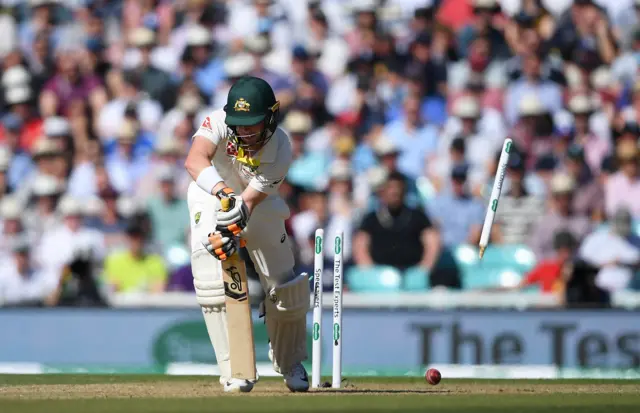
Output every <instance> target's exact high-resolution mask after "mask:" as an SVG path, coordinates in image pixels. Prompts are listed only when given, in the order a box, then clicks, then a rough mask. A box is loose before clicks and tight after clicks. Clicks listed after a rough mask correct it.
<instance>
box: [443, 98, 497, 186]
mask: <svg viewBox="0 0 640 413" xmlns="http://www.w3.org/2000/svg"><path fill="white" fill-rule="evenodd" d="M453 116H455V118H456V119H457V120H458V121H459V125H460V126H459V128H455V127H453V128H452V129H454V130H455V132H453V133H452V134H445V135H444V136H442V138H441V139H440V141H439V144H438V146H439V153H438V154H439V156H440V157H441V158H442V159H446V157H447V153H448V152H449V151H450V150H451V144H452V141H453V140H454V139H455V138H457V137H460V138H462V139H463V140H464V148H465V158H464V161H465V162H467V163H468V164H469V168H470V175H471V185H472V188H475V187H479V186H481V185H482V183H483V182H485V181H486V178H487V177H486V176H485V174H486V166H487V164H488V163H489V162H490V160H491V158H492V157H493V155H494V154H495V153H496V152H497V151H499V150H500V149H501V148H502V142H503V140H501V139H500V136H496V135H492V134H489V133H488V131H485V130H482V129H481V124H480V117H481V111H480V103H479V102H478V101H477V100H476V99H474V98H473V97H470V96H462V97H460V98H458V99H457V100H456V101H455V103H454V105H453ZM447 166H448V168H447V170H450V169H451V165H447Z"/></svg>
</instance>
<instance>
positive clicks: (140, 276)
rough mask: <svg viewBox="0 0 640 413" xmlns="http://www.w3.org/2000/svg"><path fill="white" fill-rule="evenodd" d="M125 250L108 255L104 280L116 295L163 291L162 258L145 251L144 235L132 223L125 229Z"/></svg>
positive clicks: (140, 229) (136, 225) (137, 226)
mask: <svg viewBox="0 0 640 413" xmlns="http://www.w3.org/2000/svg"><path fill="white" fill-rule="evenodd" d="M126 232H127V242H128V248H127V249H126V250H125V251H122V252H113V253H111V254H109V255H108V256H107V258H106V260H105V265H104V281H105V283H107V284H109V285H110V287H111V288H112V289H113V290H114V291H116V292H122V293H131V292H148V293H159V292H162V291H163V290H164V286H165V283H166V280H167V269H166V268H165V265H164V262H163V260H162V257H161V256H159V255H156V254H150V253H148V252H147V251H146V245H145V233H144V230H143V228H142V227H141V226H140V225H139V224H136V223H133V222H132V223H129V225H128V226H127V231H126Z"/></svg>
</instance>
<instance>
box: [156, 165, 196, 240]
mask: <svg viewBox="0 0 640 413" xmlns="http://www.w3.org/2000/svg"><path fill="white" fill-rule="evenodd" d="M156 173H157V175H156V177H157V179H158V181H157V184H159V186H160V191H159V193H158V194H157V195H156V196H153V197H151V198H150V199H149V201H148V203H147V211H148V213H149V217H150V219H151V228H152V229H153V231H152V240H153V242H154V243H155V244H156V245H158V246H160V247H161V248H162V249H163V250H166V249H168V248H169V247H171V246H173V245H175V244H180V245H181V244H184V243H185V240H186V236H187V230H188V229H189V210H188V208H187V202H186V200H185V199H184V198H182V197H181V195H179V193H178V191H176V179H177V168H176V166H175V165H170V164H165V165H162V166H160V167H159V168H158V170H157V172H156ZM185 193H186V192H182V193H180V194H185ZM169 223H170V224H169Z"/></svg>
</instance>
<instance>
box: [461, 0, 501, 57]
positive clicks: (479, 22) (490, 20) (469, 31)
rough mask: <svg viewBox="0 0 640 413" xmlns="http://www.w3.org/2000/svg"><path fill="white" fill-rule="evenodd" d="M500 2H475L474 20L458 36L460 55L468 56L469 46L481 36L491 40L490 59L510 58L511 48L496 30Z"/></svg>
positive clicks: (477, 0) (484, 0)
mask: <svg viewBox="0 0 640 413" xmlns="http://www.w3.org/2000/svg"><path fill="white" fill-rule="evenodd" d="M500 11H501V10H500V4H499V3H498V0H474V1H473V20H472V22H471V24H469V25H467V26H466V27H464V28H463V29H462V30H461V31H460V35H459V36H458V53H459V54H460V56H462V57H468V56H467V50H468V49H469V48H468V45H469V43H470V42H472V41H473V40H474V39H476V38H478V37H479V36H486V38H487V39H488V40H489V45H490V50H491V55H490V58H494V59H506V58H508V57H509V56H510V51H509V47H508V46H507V42H506V40H505V38H504V34H503V33H502V31H500V30H498V29H497V28H496V26H497V24H496V17H497V14H498V13H500Z"/></svg>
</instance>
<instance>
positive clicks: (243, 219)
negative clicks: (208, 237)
mask: <svg viewBox="0 0 640 413" xmlns="http://www.w3.org/2000/svg"><path fill="white" fill-rule="evenodd" d="M216 196H217V197H218V198H219V199H222V198H228V199H229V210H228V211H222V210H220V211H218V212H217V224H216V231H217V232H220V233H222V234H223V235H224V236H227V237H232V236H237V235H239V234H240V233H241V232H242V230H243V229H245V228H246V227H247V222H249V208H247V205H246V204H245V203H244V200H243V199H242V197H241V196H238V195H236V194H235V193H234V192H233V191H231V189H230V188H224V189H223V190H221V191H219V192H218V193H217V194H216Z"/></svg>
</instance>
